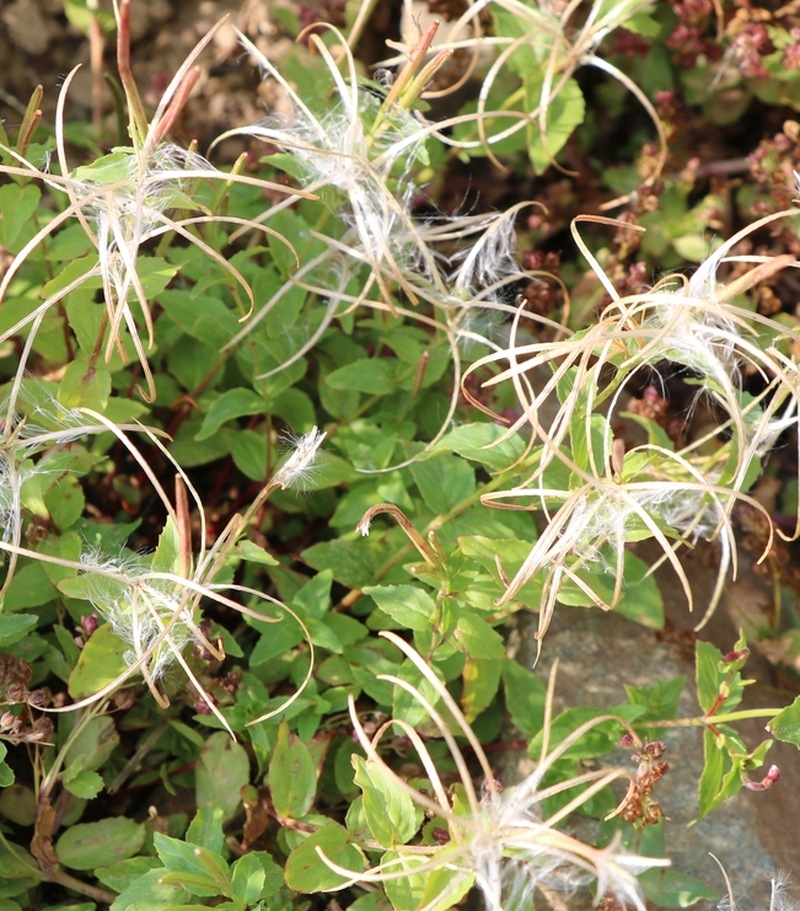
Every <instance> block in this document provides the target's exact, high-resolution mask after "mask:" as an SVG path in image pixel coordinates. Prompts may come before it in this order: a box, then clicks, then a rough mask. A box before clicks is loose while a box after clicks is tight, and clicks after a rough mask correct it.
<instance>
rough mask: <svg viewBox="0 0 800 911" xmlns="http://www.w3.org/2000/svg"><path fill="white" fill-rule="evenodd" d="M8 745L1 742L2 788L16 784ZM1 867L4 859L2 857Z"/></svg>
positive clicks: (0, 770) (0, 785) (0, 767)
mask: <svg viewBox="0 0 800 911" xmlns="http://www.w3.org/2000/svg"><path fill="white" fill-rule="evenodd" d="M7 755H8V747H7V746H6V745H5V744H4V743H2V742H0V788H8V787H10V786H11V785H12V784H14V770H13V769H12V768H11V767H10V766H9V765H8V763H7V762H6V756H7ZM0 867H2V859H1V858H0Z"/></svg>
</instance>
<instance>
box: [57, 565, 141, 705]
mask: <svg viewBox="0 0 800 911" xmlns="http://www.w3.org/2000/svg"><path fill="white" fill-rule="evenodd" d="M64 581H65V582H71V581H72V580H71V579H66V580H64ZM129 650H130V646H129V645H128V644H127V643H125V642H123V641H122V640H121V639H120V638H119V637H118V636H117V634H116V633H115V632H114V631H113V630H112V629H111V626H110V625H109V624H104V625H103V626H100V627H98V628H97V629H96V630H95V631H94V632H93V633H92V635H91V636H90V637H89V639H88V641H87V643H86V645H85V646H84V647H83V649H82V650H81V654H80V657H79V658H78V663H77V664H76V665H75V668H74V669H73V671H72V673H71V674H70V676H69V682H68V685H67V689H68V691H69V694H70V696H72V698H73V699H83V698H85V697H86V696H93V695H94V694H95V693H97V692H99V691H100V690H101V689H102V688H103V687H104V686H107V685H108V684H109V683H111V681H112V680H115V679H116V678H117V677H118V676H119V675H120V674H121V673H122V672H123V671H125V670H127V667H128V664H127V662H126V661H125V655H126V653H127V652H128V651H129Z"/></svg>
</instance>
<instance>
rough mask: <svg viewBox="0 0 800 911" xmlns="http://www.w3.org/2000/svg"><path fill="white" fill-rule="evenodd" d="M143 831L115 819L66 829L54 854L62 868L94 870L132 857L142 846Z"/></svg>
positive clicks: (133, 824)
mask: <svg viewBox="0 0 800 911" xmlns="http://www.w3.org/2000/svg"><path fill="white" fill-rule="evenodd" d="M144 838H145V827H144V826H143V825H142V824H141V823H138V822H134V821H133V820H132V819H126V818H125V817H123V816H117V817H114V818H109V819H101V820H100V821H99V822H83V823H78V824H77V825H74V826H70V828H68V829H66V830H65V831H64V832H63V834H62V835H61V836H60V838H59V839H58V841H57V842H56V846H55V847H56V853H57V854H58V858H59V860H60V861H61V863H62V864H64V866H65V867H70V868H71V869H73V870H94V869H95V867H107V866H108V865H109V864H112V863H116V862H117V861H119V860H124V859H125V858H126V857H133V855H134V854H137V853H138V852H139V849H140V848H141V847H142V845H143V844H144Z"/></svg>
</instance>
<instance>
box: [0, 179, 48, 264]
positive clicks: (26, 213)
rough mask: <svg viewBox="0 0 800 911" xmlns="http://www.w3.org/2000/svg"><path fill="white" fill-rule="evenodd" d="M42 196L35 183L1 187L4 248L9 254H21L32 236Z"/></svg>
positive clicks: (0, 201) (0, 209) (0, 199)
mask: <svg viewBox="0 0 800 911" xmlns="http://www.w3.org/2000/svg"><path fill="white" fill-rule="evenodd" d="M41 196H42V194H41V191H40V190H39V188H38V187H37V186H36V184H33V183H29V184H27V186H24V187H21V186H19V185H18V184H15V183H7V184H5V185H4V186H2V187H0V212H2V213H3V218H2V227H3V234H2V237H3V246H4V247H5V249H6V250H7V251H8V252H9V253H19V251H20V249H21V248H22V247H23V246H24V245H25V242H26V241H27V239H28V238H29V237H30V236H32V231H31V229H32V228H33V227H34V221H33V214H34V212H35V211H36V209H37V207H38V205H39V200H40V199H41Z"/></svg>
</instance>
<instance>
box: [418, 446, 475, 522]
mask: <svg viewBox="0 0 800 911" xmlns="http://www.w3.org/2000/svg"><path fill="white" fill-rule="evenodd" d="M410 470H411V475H412V477H413V478H414V483H415V484H416V485H417V487H418V488H419V492H420V493H421V494H422V499H423V500H424V501H425V505H426V506H427V507H428V509H430V511H431V512H432V513H434V515H437V516H440V515H444V514H445V513H448V512H450V511H451V510H452V509H454V508H455V507H456V506H459V505H460V504H461V503H463V502H464V500H466V499H467V498H468V497H470V496H472V494H473V493H475V488H476V485H475V469H474V468H473V467H472V466H471V465H470V464H469V463H468V462H466V461H464V459H462V458H460V457H458V456H456V455H450V456H449V457H448V455H447V454H446V453H439V454H437V455H436V456H434V457H433V458H430V459H426V460H425V461H424V462H414V463H413V464H412V465H411V467H410Z"/></svg>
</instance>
